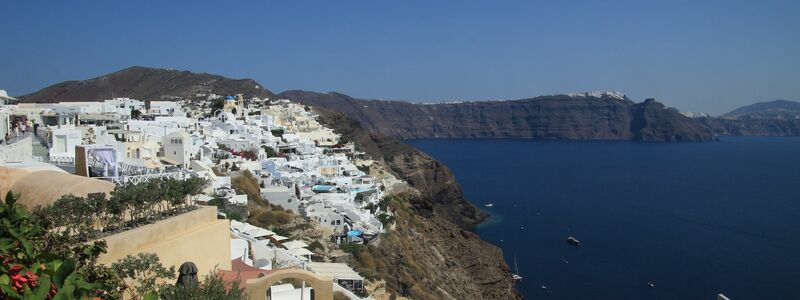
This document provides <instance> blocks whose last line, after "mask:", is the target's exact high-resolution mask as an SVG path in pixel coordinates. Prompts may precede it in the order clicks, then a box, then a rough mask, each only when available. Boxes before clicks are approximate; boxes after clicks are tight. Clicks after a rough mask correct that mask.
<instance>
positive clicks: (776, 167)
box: [406, 137, 800, 300]
mask: <svg viewBox="0 0 800 300" xmlns="http://www.w3.org/2000/svg"><path fill="white" fill-rule="evenodd" d="M406 142H408V143H409V144H411V145H413V146H415V147H417V148H419V149H420V150H423V151H424V152H426V153H428V154H430V155H432V156H433V157H435V158H436V159H438V160H440V161H442V162H444V163H445V164H447V166H449V167H450V168H451V169H452V170H453V172H454V173H455V175H456V179H457V180H458V182H459V183H460V184H461V186H462V188H463V189H464V193H465V194H466V196H467V199H469V200H470V201H471V202H472V203H474V204H475V205H476V206H479V207H480V208H481V209H483V210H485V211H487V212H489V213H491V215H492V216H491V218H490V219H489V220H488V221H487V222H485V223H484V224H481V225H480V226H478V228H477V229H476V231H477V232H478V233H479V234H480V235H481V237H483V238H484V239H485V240H487V241H489V242H491V243H493V244H495V245H498V246H499V247H501V248H502V249H503V252H504V255H505V258H506V261H507V262H508V263H509V265H510V266H511V268H512V270H513V269H514V256H516V260H517V265H518V269H519V273H520V275H522V276H523V277H524V278H523V280H522V281H521V282H520V284H519V288H520V290H521V292H522V293H523V295H524V296H525V297H526V298H528V299H703V300H713V299H715V297H716V294H717V293H724V294H725V295H726V296H728V297H730V298H731V299H733V300H742V299H800V138H763V137H760V138H757V137H736V138H722V139H721V140H720V141H718V142H708V143H638V142H574V141H569V142H567V141H534V140H502V139H501V140H492V139H463V140H461V139H455V140H411V141H406ZM487 203H494V206H493V207H491V208H487V207H484V205H485V204H487ZM568 236H574V237H576V238H577V239H579V240H580V241H581V246H580V247H574V246H570V245H568V244H567V243H566V242H565V239H566V238H567V237H568ZM648 282H652V283H654V284H655V288H650V287H648V285H647V283H648ZM542 285H544V286H546V287H547V289H542V288H541V286H542Z"/></svg>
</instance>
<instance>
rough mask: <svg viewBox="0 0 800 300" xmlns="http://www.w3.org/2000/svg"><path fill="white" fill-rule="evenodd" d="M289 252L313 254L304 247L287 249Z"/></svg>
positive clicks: (298, 254)
mask: <svg viewBox="0 0 800 300" xmlns="http://www.w3.org/2000/svg"><path fill="white" fill-rule="evenodd" d="M289 252H291V253H292V254H294V255H297V256H306V255H313V254H314V252H311V251H309V250H308V249H306V248H296V249H291V250H289Z"/></svg>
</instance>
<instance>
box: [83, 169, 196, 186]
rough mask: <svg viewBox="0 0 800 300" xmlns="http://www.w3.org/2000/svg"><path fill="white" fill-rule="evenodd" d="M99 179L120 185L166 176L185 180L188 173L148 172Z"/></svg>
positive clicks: (166, 177)
mask: <svg viewBox="0 0 800 300" xmlns="http://www.w3.org/2000/svg"><path fill="white" fill-rule="evenodd" d="M95 178H97V179H101V180H106V181H110V182H111V183H113V184H116V185H120V184H128V183H131V184H139V183H143V182H148V181H150V180H153V179H159V178H165V179H177V180H183V179H185V178H186V175H185V174H184V173H183V172H181V171H179V172H164V173H155V174H146V175H132V176H119V177H95Z"/></svg>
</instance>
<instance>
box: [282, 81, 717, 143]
mask: <svg viewBox="0 0 800 300" xmlns="http://www.w3.org/2000/svg"><path fill="white" fill-rule="evenodd" d="M278 96H279V97H281V98H287V99H292V100H295V101H298V102H301V103H304V104H308V105H313V106H317V107H325V108H328V109H333V110H337V111H341V112H343V113H345V114H347V115H348V116H349V117H351V118H354V119H355V120H357V121H358V122H359V123H360V124H361V125H362V126H363V127H364V128H366V129H369V130H370V131H372V132H375V133H378V134H381V135H387V136H392V137H395V138H399V139H416V138H541V139H572V140H641V141H708V140H711V139H712V138H713V136H712V134H711V132H710V131H709V130H708V129H707V128H705V127H703V126H701V125H700V124H699V123H698V122H696V121H694V120H692V119H691V118H688V117H685V116H683V115H681V114H680V113H679V112H678V111H677V110H674V109H671V108H667V107H665V106H664V105H662V104H661V103H658V102H656V101H653V100H648V101H645V102H641V103H635V102H633V101H631V100H630V99H628V98H627V97H625V96H623V95H620V94H618V93H583V94H573V95H555V96H541V97H536V98H530V99H521V100H509V101H479V102H460V103H441V104H414V103H409V102H404V101H383V100H363V99H356V98H352V97H349V96H347V95H343V94H339V93H314V92H306V91H287V92H283V93H281V94H279V95H278Z"/></svg>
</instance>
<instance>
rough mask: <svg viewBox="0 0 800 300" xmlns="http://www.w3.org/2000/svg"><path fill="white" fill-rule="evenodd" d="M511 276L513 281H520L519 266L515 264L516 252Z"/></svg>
mask: <svg viewBox="0 0 800 300" xmlns="http://www.w3.org/2000/svg"><path fill="white" fill-rule="evenodd" d="M511 278H512V279H514V282H519V281H522V276H519V267H518V266H517V254H516V253H515V254H514V273H513V274H511Z"/></svg>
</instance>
